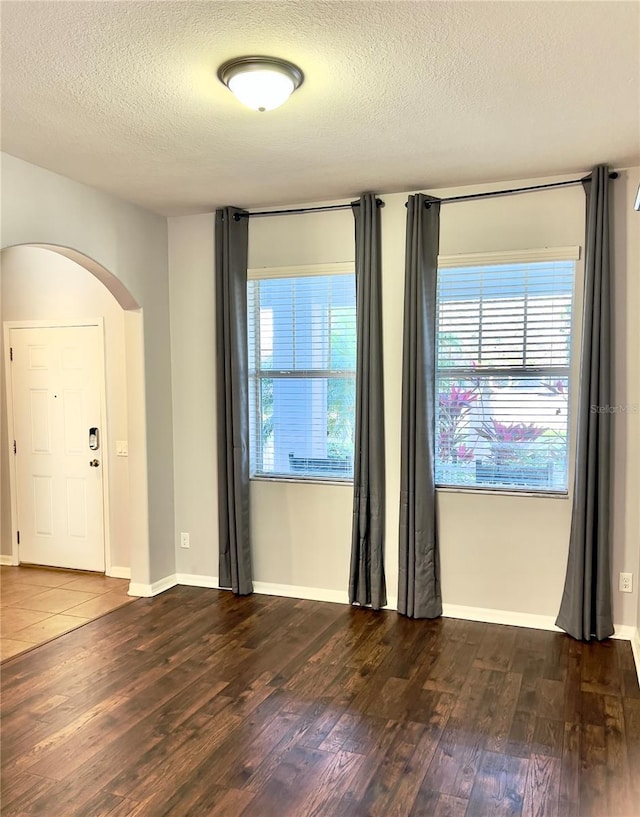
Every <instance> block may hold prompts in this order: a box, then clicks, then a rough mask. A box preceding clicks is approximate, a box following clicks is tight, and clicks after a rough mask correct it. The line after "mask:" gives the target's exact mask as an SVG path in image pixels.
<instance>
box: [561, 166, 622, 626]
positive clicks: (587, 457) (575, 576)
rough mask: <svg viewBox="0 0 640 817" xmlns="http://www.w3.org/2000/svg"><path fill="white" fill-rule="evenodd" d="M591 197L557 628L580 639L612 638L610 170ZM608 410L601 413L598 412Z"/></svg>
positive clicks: (601, 173)
mask: <svg viewBox="0 0 640 817" xmlns="http://www.w3.org/2000/svg"><path fill="white" fill-rule="evenodd" d="M583 184H584V189H585V193H586V196H587V228H586V236H585V280H584V308H583V316H582V356H581V361H580V380H579V382H578V388H579V390H580V394H579V409H578V439H577V449H576V472H575V481H574V490H573V512H572V513H573V515H572V518H571V536H570V539H569V559H568V564H567V574H566V578H565V585H564V593H563V595H562V602H561V604H560V612H559V614H558V618H557V620H556V624H557V625H558V627H561V628H562V629H563V630H565V631H566V632H567V633H569V635H572V636H573V637H574V638H579V639H584V640H585V641H589V640H590V639H591V637H592V636H595V637H596V638H597V639H598V640H600V639H603V638H607V637H608V636H610V635H613V631H614V630H613V615H612V609H611V544H610V521H609V503H610V493H611V479H610V470H611V468H610V460H611V415H610V414H609V412H608V408H609V406H610V404H611V397H612V394H611V362H612V355H611V292H610V289H611V243H610V226H609V168H608V167H606V166H605V165H599V166H598V167H596V168H594V170H593V173H592V174H591V177H590V178H589V179H585V181H584V183H583ZM599 408H600V409H601V410H602V413H600V412H599V411H598V409H599Z"/></svg>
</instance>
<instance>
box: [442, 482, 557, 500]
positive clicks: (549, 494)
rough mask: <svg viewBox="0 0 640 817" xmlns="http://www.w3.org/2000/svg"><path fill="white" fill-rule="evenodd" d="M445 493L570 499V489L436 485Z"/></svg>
mask: <svg viewBox="0 0 640 817" xmlns="http://www.w3.org/2000/svg"><path fill="white" fill-rule="evenodd" d="M436 492H437V493H439V494H440V493H443V494H479V495H481V496H526V497H533V498H535V499H569V492H568V491H527V490H526V489H522V490H519V489H518V488H511V489H510V488H466V487H464V486H462V485H436Z"/></svg>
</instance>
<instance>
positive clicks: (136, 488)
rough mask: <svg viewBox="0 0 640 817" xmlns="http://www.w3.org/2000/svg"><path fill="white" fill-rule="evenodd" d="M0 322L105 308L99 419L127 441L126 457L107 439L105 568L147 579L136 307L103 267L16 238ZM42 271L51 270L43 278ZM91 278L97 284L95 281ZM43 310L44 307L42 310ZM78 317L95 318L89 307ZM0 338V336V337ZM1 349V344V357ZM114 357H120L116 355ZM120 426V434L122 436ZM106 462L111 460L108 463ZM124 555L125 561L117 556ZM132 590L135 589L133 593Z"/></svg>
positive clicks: (9, 538)
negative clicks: (103, 401)
mask: <svg viewBox="0 0 640 817" xmlns="http://www.w3.org/2000/svg"><path fill="white" fill-rule="evenodd" d="M0 258H1V260H2V282H1V283H2V287H1V291H2V294H3V297H2V300H1V303H0V309H1V313H2V320H3V323H4V322H6V321H15V320H16V319H18V320H24V321H28V320H33V319H36V320H40V319H46V320H52V321H55V320H56V319H73V318H79V317H82V315H81V314H80V313H81V312H82V311H83V310H86V308H87V304H91V305H92V306H93V311H94V312H95V310H96V309H99V310H100V311H101V312H102V314H103V315H104V314H108V316H109V326H108V327H106V333H105V341H106V357H107V360H106V367H107V389H110V388H112V387H113V389H114V391H117V392H118V394H117V395H116V394H115V393H114V394H112V395H111V400H110V396H109V395H107V420H108V422H109V424H110V425H112V426H113V428H112V429H111V430H112V431H113V432H114V434H118V433H119V437H120V439H126V440H127V441H128V456H127V457H126V460H123V459H122V458H116V455H115V439H116V437H115V436H114V434H112V435H111V439H110V442H109V462H110V467H109V493H110V497H111V499H112V500H114V501H111V502H110V503H109V510H110V513H109V516H110V518H109V526H108V527H109V530H110V541H109V542H108V543H107V547H108V549H109V553H108V554H107V559H106V562H107V574H108V575H117V576H121V577H126V576H130V578H131V584H132V586H133V587H132V590H135V586H136V585H137V586H139V585H141V584H142V585H146V584H148V582H149V573H150V553H149V511H148V508H149V502H148V487H147V482H148V475H147V427H146V405H145V404H146V400H145V380H144V373H145V362H144V340H143V314H142V309H141V308H140V306H139V304H138V303H137V301H136V299H135V298H134V297H133V296H132V295H131V293H130V292H129V290H128V289H127V288H126V287H125V286H124V284H123V283H122V282H121V281H120V280H119V279H118V278H117V277H116V276H115V275H113V274H112V273H111V272H109V270H107V269H106V268H105V267H104V266H102V265H101V264H99V263H98V262H96V261H95V260H93V259H92V258H89V257H88V256H86V255H84V254H83V253H81V252H79V251H77V250H74V249H72V248H69V247H61V246H57V245H51V244H35V243H34V244H20V245H14V246H11V247H7V248H4V249H3V250H2V252H1V254H0ZM47 271H49V272H50V273H51V275H50V280H47ZM97 282H99V286H97V285H96V284H97ZM44 311H47V312H48V314H44ZM84 317H85V318H86V317H99V315H97V314H93V315H87V314H85V315H84ZM3 340H4V333H3V339H2V340H0V343H3ZM8 354H9V353H8V349H4V359H5V362H6V361H7V358H8ZM119 358H120V359H119ZM6 371H7V367H6V365H5V366H4V368H3V371H2V394H1V400H0V403H1V410H2V427H1V428H0V434H1V446H2V457H1V458H0V459H1V466H2V468H1V491H0V496H1V504H0V508H1V511H2V513H1V516H2V524H1V542H2V549H1V552H2V560H3V561H5V562H6V561H8V560H9V559H10V560H11V563H13V564H17V563H18V558H17V549H16V547H15V532H16V529H17V528H16V521H17V509H16V507H15V502H14V498H13V496H14V494H15V492H14V491H11V490H10V484H11V476H12V474H11V469H10V467H9V463H10V457H9V439H8V424H7V408H8V406H7V390H6ZM123 432H124V433H126V437H124V438H123ZM112 466H113V467H112ZM125 562H126V563H125ZM135 594H137V593H135Z"/></svg>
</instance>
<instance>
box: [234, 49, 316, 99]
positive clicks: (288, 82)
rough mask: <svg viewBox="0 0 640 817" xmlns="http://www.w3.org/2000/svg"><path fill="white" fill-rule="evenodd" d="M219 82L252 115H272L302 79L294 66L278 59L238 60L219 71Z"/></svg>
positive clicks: (251, 58)
mask: <svg viewBox="0 0 640 817" xmlns="http://www.w3.org/2000/svg"><path fill="white" fill-rule="evenodd" d="M218 78H219V79H220V81H221V82H223V83H224V84H225V85H226V86H227V88H228V89H229V90H230V91H231V92H232V93H233V95H234V96H235V97H236V98H237V99H238V100H239V101H240V102H242V104H243V105H246V106H247V107H248V108H251V109H252V110H254V111H272V110H273V109H274V108H278V107H280V105H282V104H283V103H284V102H286V101H287V99H289V97H290V96H291V94H292V93H293V92H294V91H295V90H296V88H299V87H300V85H301V84H302V80H303V79H304V75H303V73H302V71H301V70H300V69H299V68H298V66H297V65H294V64H293V63H292V62H287V61H286V60H281V59H278V58H277V57H237V58H236V59H233V60H229V61H228V62H225V63H223V64H222V65H221V66H220V68H218Z"/></svg>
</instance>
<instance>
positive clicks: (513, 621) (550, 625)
mask: <svg viewBox="0 0 640 817" xmlns="http://www.w3.org/2000/svg"><path fill="white" fill-rule="evenodd" d="M442 615H443V616H445V617H446V618H462V619H465V620H466V621H485V622H487V623H488V624H507V625H509V626H511V627H529V628H531V629H532V630H551V631H554V632H558V633H561V632H563V631H562V630H561V629H560V628H559V627H556V624H555V618H554V616H540V615H537V614H535V613H518V612H516V611H514V610H493V609H491V608H489V607H466V606H465V605H462V604H443V605H442Z"/></svg>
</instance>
